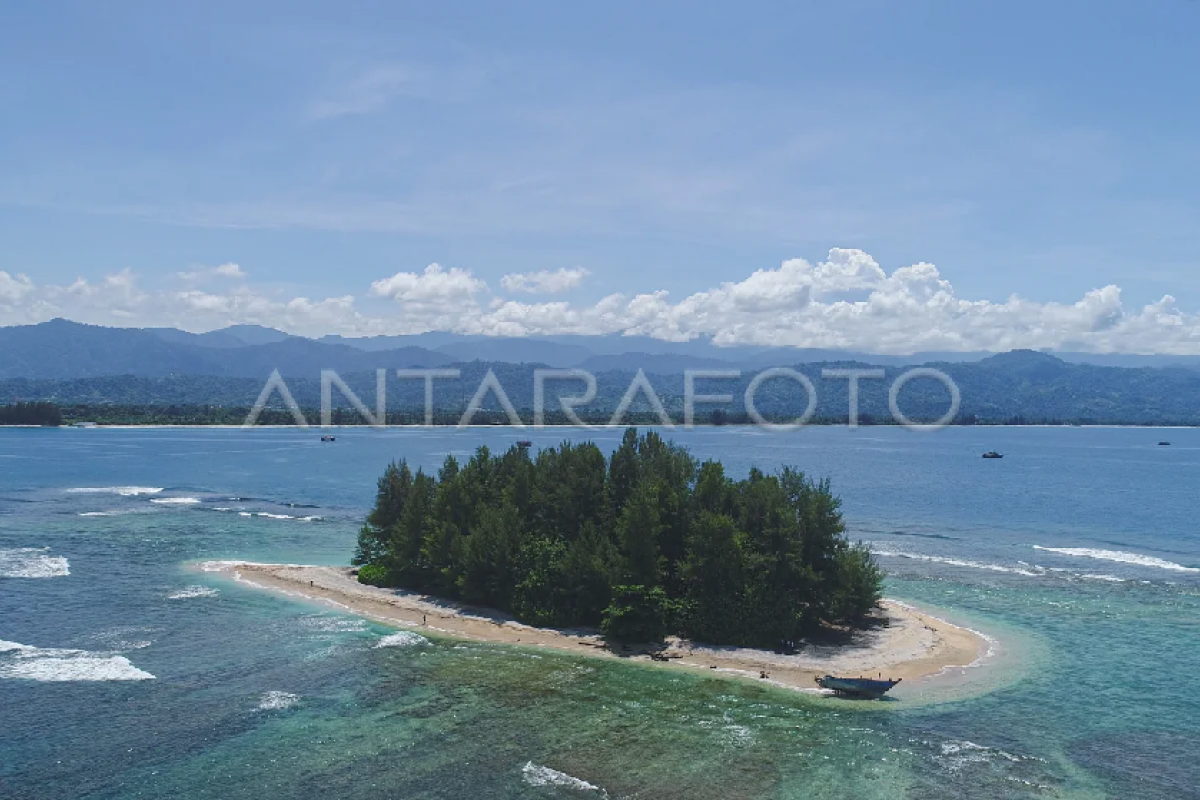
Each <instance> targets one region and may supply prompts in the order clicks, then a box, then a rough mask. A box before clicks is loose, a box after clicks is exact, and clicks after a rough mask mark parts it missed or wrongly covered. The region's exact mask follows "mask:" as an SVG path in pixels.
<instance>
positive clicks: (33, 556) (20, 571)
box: [0, 547, 71, 578]
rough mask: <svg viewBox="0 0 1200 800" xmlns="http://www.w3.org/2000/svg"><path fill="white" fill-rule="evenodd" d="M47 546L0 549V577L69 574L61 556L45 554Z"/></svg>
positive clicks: (65, 560) (59, 576) (54, 576)
mask: <svg viewBox="0 0 1200 800" xmlns="http://www.w3.org/2000/svg"><path fill="white" fill-rule="evenodd" d="M48 550H49V548H37V547H18V548H17V549H15V550H0V578H62V577H65V576H67V575H70V574H71V568H70V564H69V563H68V562H67V559H66V558H64V557H63V556H50V555H46V552H47V551H48Z"/></svg>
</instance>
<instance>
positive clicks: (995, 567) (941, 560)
mask: <svg viewBox="0 0 1200 800" xmlns="http://www.w3.org/2000/svg"><path fill="white" fill-rule="evenodd" d="M871 552H872V553H873V554H875V555H877V556H884V557H887V558H908V559H912V560H914V561H929V562H931V563H934V564H947V565H949V566H952V567H969V568H971V569H985V570H988V571H989V572H1007V573H1011V574H1013V575H1025V576H1026V577H1030V578H1036V577H1039V576H1041V575H1043V574H1044V573H1043V572H1041V571H1035V569H1026V568H1024V567H1004V566H1001V565H999V564H985V563H983V562H981V561H967V560H965V559H961V558H947V557H945V556H927V555H923V554H921V553H902V552H899V551H896V550H874V549H872V550H871Z"/></svg>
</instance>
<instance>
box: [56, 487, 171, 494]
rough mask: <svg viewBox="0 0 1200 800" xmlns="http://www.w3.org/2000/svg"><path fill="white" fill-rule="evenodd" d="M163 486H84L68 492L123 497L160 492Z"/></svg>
mask: <svg viewBox="0 0 1200 800" xmlns="http://www.w3.org/2000/svg"><path fill="white" fill-rule="evenodd" d="M162 490H163V489H162V487H161V486H84V487H81V488H76V489H67V493H68V494H119V495H120V496H121V497H137V496H138V495H140V494H158V493H159V492H161V491H162Z"/></svg>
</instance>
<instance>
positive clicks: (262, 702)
mask: <svg viewBox="0 0 1200 800" xmlns="http://www.w3.org/2000/svg"><path fill="white" fill-rule="evenodd" d="M298 702H300V695H298V694H292V693H291V692H279V691H274V692H264V693H263V696H262V697H260V698H259V700H258V708H259V710H260V711H281V710H283V709H285V708H291V707H292V706H294V705H296V703H298Z"/></svg>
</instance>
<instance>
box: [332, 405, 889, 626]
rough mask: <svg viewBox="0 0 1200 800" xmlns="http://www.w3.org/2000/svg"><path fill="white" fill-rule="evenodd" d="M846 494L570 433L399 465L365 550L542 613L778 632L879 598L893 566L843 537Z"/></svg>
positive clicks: (447, 593)
mask: <svg viewBox="0 0 1200 800" xmlns="http://www.w3.org/2000/svg"><path fill="white" fill-rule="evenodd" d="M839 506H840V502H839V500H838V499H837V498H836V497H834V495H833V494H832V493H831V492H830V487H829V485H828V483H827V482H824V481H821V482H815V481H813V480H811V479H809V478H807V477H806V476H805V475H804V474H803V473H801V472H798V471H796V470H794V469H791V468H785V469H783V470H782V471H780V472H779V473H778V474H777V475H765V474H763V473H762V472H760V471H759V470H757V469H753V470H751V471H750V474H749V476H748V477H746V478H745V479H743V480H733V479H731V478H729V477H728V476H727V475H726V474H725V471H724V468H723V467H722V465H721V464H720V463H719V462H716V461H706V462H703V463H698V462H697V461H696V459H694V458H693V457H692V456H691V455H690V454H689V453H688V451H687V450H685V449H684V448H682V447H679V446H677V445H674V444H672V443H669V442H667V441H665V440H664V439H662V438H661V437H660V436H659V435H658V434H657V433H654V432H648V433H645V434H644V435H642V436H638V434H637V432H636V430H634V429H632V428H631V429H628V430H627V431H626V432H625V435H624V438H623V439H622V442H621V445H620V447H619V448H618V449H617V450H616V452H614V453H613V455H612V457H611V458H605V455H604V453H603V452H602V451H601V450H600V448H598V447H597V446H596V445H595V444H592V443H590V442H589V443H583V444H572V443H570V442H564V443H563V444H562V445H560V446H558V447H555V448H550V449H545V450H541V451H539V452H538V453H537V454H536V456H531V454H530V452H529V451H528V449H527V448H525V447H522V446H520V445H518V446H514V447H513V448H511V449H510V450H508V452H506V453H504V454H502V455H499V456H494V455H492V453H491V452H489V450H488V449H487V448H486V447H481V448H479V450H478V451H476V453H475V455H474V456H472V457H471V458H470V459H469V460H468V461H467V462H466V463H464V464H459V462H458V461H457V460H456V459H455V458H453V457H452V456H451V457H448V458H447V459H446V461H445V463H444V464H443V465H442V467H441V469H440V470H439V471H438V473H437V475H429V474H426V473H425V472H424V471H423V470H420V469H418V470H417V471H416V472H415V473H414V472H413V471H412V470H411V468H410V467H409V466H408V464H407V463H406V462H404V461H400V462H399V463H393V464H392V465H390V466H389V467H388V468H387V469H386V471H385V472H384V474H383V476H382V477H381V478H380V479H379V483H378V490H377V495H376V500H375V505H374V508H373V509H372V510H371V512H370V514H369V516H368V517H367V519H366V523H365V524H364V526H363V527H362V530H361V531H360V533H359V537H358V547H357V549H356V552H355V554H354V558H353V563H354V564H356V565H359V566H360V571H359V579H360V580H361V581H363V582H364V583H373V584H377V585H382V586H393V587H403V588H406V589H411V590H417V591H422V592H429V593H432V594H435V595H438V596H440V597H446V598H453V599H459V600H462V601H465V602H468V603H473V604H479V605H485V606H489V607H492V608H497V609H501V610H504V611H507V612H510V613H512V614H513V615H514V616H516V618H517V619H520V620H522V621H524V622H527V623H530V624H535V625H551V626H558V627H562V626H571V625H587V626H596V625H600V626H602V627H603V629H604V631H605V632H606V633H607V634H608V635H609V636H610V637H613V638H615V639H618V640H627V641H653V640H658V639H661V637H662V636H664V635H666V634H668V633H677V634H681V635H685V636H688V637H691V638H694V639H697V640H700V641H705V642H712V643H718V644H738V645H753V646H772V645H775V644H776V643H778V642H779V641H781V640H788V639H794V638H797V637H800V636H802V635H804V634H805V633H806V632H810V631H812V630H814V629H816V628H819V627H820V626H822V625H825V624H830V623H833V624H849V625H854V624H857V623H860V622H861V621H862V620H863V619H864V618H865V617H866V615H867V614H868V613H869V612H870V611H871V610H872V609H873V608H874V607H875V605H876V604H877V603H878V601H879V599H880V596H881V590H882V573H881V571H880V570H879V568H878V567H877V566H876V564H875V563H874V561H873V559H872V557H871V554H870V552H869V551H868V550H867V549H866V547H865V546H863V545H861V544H852V543H850V542H849V541H847V539H846V538H845V536H844V531H845V528H844V526H843V523H842V516H841V513H840V508H839Z"/></svg>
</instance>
